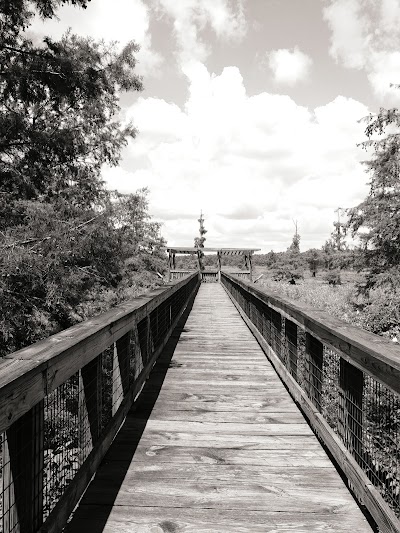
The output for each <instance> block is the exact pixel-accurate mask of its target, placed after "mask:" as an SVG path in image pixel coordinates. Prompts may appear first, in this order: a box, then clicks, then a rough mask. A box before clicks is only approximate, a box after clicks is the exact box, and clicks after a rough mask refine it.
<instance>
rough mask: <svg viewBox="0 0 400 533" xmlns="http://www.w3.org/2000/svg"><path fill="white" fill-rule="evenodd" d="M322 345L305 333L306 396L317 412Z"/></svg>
mask: <svg viewBox="0 0 400 533" xmlns="http://www.w3.org/2000/svg"><path fill="white" fill-rule="evenodd" d="M323 357H324V345H323V344H322V342H320V341H319V340H318V339H316V338H315V337H313V336H312V335H310V333H308V332H307V333H306V360H307V362H308V376H307V385H308V387H307V388H308V391H307V392H308V396H309V398H310V400H311V401H312V402H313V404H314V405H315V406H316V407H317V409H318V411H319V412H321V411H322V364H323Z"/></svg>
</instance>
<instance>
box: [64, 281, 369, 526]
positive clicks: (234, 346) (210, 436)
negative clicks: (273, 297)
mask: <svg viewBox="0 0 400 533" xmlns="http://www.w3.org/2000/svg"><path fill="white" fill-rule="evenodd" d="M179 334H180V335H179ZM67 531H68V533H81V532H82V533H83V532H84V533H100V532H101V533H103V532H104V533H114V532H121V533H128V532H129V533H136V532H137V533H144V532H148V533H158V532H159V533H162V532H164V533H178V532H189V531H190V532H196V533H203V532H229V533H233V532H247V531H249V532H283V531H285V532H288V531H290V532H297V533H298V532H307V533H309V532H311V531H324V532H327V531H331V532H336V533H337V532H352V533H356V532H357V533H359V532H364V531H372V530H371V528H370V526H369V525H368V523H367V521H366V520H365V518H364V516H363V514H362V513H361V511H360V510H359V508H358V506H357V504H356V503H355V501H354V500H353V498H352V496H351V495H350V493H349V492H348V490H347V489H346V487H345V485H344V483H343V481H342V479H341V478H340V476H339V474H338V473H337V472H336V470H335V468H334V466H333V465H332V463H331V462H330V460H329V459H328V457H327V455H326V454H325V452H324V450H323V449H322V448H321V446H320V444H319V443H318V441H317V439H316V437H315V436H314V434H313V433H312V431H311V430H310V428H309V426H308V425H307V423H306V422H305V420H304V418H303V416H302V415H301V413H300V412H299V410H298V409H297V407H296V405H295V404H294V403H293V401H292V400H291V398H290V396H289V394H288V392H287V391H286V389H285V387H284V386H283V385H282V383H281V381H280V380H279V378H278V377H277V375H276V374H275V372H274V370H273V368H272V367H271V365H270V364H269V362H268V361H267V359H266V357H265V355H264V353H263V352H262V350H261V349H260V347H259V345H258V344H257V342H256V340H255V339H254V337H253V336H252V334H251V333H250V331H249V330H248V328H247V326H246V325H245V323H244V322H243V320H242V319H241V318H240V315H239V314H238V312H237V310H236V309H235V307H234V306H233V304H232V303H231V301H230V300H229V298H228V296H227V294H226V293H225V291H224V289H223V287H222V286H220V285H219V284H203V285H202V286H201V287H200V290H199V293H198V295H197V297H196V300H195V302H194V305H193V309H192V311H191V313H190V315H189V318H188V320H187V322H186V324H185V326H184V327H183V329H182V328H181V330H180V331H179V330H178V331H177V333H176V334H175V336H174V337H173V338H172V339H171V340H170V342H169V344H168V346H167V348H166V350H165V351H164V353H163V355H162V357H161V358H160V360H159V363H158V364H157V366H156V368H155V370H154V371H153V373H152V375H151V378H150V380H149V381H148V382H147V384H146V387H145V389H144V391H143V393H142V396H141V399H140V400H139V402H138V404H137V407H136V409H135V410H134V411H132V412H131V413H130V414H129V416H128V417H127V419H126V422H125V424H124V426H123V427H122V429H121V431H120V433H119V434H118V436H117V438H116V439H115V441H114V443H113V445H112V447H111V449H110V451H109V453H108V454H107V456H106V459H105V461H104V462H103V464H102V466H101V468H100V469H99V470H98V473H97V474H96V477H95V479H94V481H93V482H92V484H91V485H90V487H89V489H88V490H87V492H86V494H85V496H84V498H83V499H82V502H81V504H80V506H79V508H78V510H77V511H76V513H75V515H74V517H73V519H72V521H71V522H70V524H69V526H68V528H67Z"/></svg>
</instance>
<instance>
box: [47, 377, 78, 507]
mask: <svg viewBox="0 0 400 533" xmlns="http://www.w3.org/2000/svg"><path fill="white" fill-rule="evenodd" d="M80 411H81V402H80V379H79V373H76V374H74V375H73V376H72V377H71V378H70V379H68V380H67V381H66V382H65V383H63V384H62V385H60V386H59V387H57V389H56V390H55V391H53V392H52V393H51V394H50V395H49V396H47V397H46V400H45V409H44V423H45V431H44V470H43V497H44V503H43V507H44V509H43V510H44V516H45V517H46V516H48V514H49V513H50V512H51V510H52V509H53V508H54V506H55V504H56V503H57V501H58V500H59V499H60V497H61V495H62V494H63V493H64V491H65V489H66V488H67V486H68V484H69V483H70V482H71V480H72V479H73V477H74V476H75V474H76V473H77V472H78V470H79V466H80V465H81V464H82V463H83V460H84V453H85V452H84V449H85V445H86V444H87V443H86V442H84V441H85V440H86V439H87V435H86V432H84V430H83V428H81V427H80V419H81V418H82V417H83V415H82V413H81V412H80Z"/></svg>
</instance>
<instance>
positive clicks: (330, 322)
mask: <svg viewBox="0 0 400 533" xmlns="http://www.w3.org/2000/svg"><path fill="white" fill-rule="evenodd" d="M221 275H222V276H226V277H227V278H228V279H230V280H231V281H232V282H234V283H236V284H237V285H239V286H240V287H242V288H244V289H245V290H247V291H248V292H250V293H251V294H252V295H254V296H255V297H256V298H258V299H259V300H261V301H262V302H264V303H266V304H267V305H268V306H270V307H271V308H272V309H275V310H276V311H278V312H279V313H281V314H282V315H283V316H285V317H286V318H288V319H289V320H292V321H293V322H295V323H296V324H298V325H299V326H301V327H303V328H304V329H305V330H306V331H308V332H310V333H311V334H312V335H313V336H315V337H317V338H318V339H319V340H320V341H321V342H322V343H324V344H325V345H327V346H329V347H331V348H333V349H334V350H337V351H338V352H340V354H341V355H342V357H343V358H344V359H346V360H348V361H349V362H351V363H352V364H353V365H354V366H356V367H357V368H360V369H361V370H363V371H365V372H366V373H367V374H369V375H371V376H373V377H374V378H375V379H377V380H378V381H380V382H382V383H384V384H385V385H387V386H388V387H390V388H391V389H392V390H394V391H395V392H396V393H399V394H400V347H399V346H397V345H396V344H395V343H393V342H391V341H390V340H388V339H385V338H384V337H381V336H379V335H375V334H374V333H371V332H369V331H366V330H363V329H361V328H358V327H356V326H352V325H351V324H348V323H346V322H344V321H343V320H340V319H338V318H335V317H333V316H332V315H330V314H329V313H327V312H326V311H323V310H320V309H316V308H314V307H312V306H310V305H307V304H303V303H300V302H297V301H293V300H290V299H289V298H284V297H282V296H281V295H280V294H279V293H277V292H274V291H271V290H263V291H261V290H260V289H257V288H255V287H254V285H253V284H252V283H249V282H247V281H244V280H243V279H239V278H236V277H233V276H231V275H229V274H228V273H227V272H222V273H221Z"/></svg>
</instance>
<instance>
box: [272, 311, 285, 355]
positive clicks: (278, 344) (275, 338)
mask: <svg viewBox="0 0 400 533" xmlns="http://www.w3.org/2000/svg"><path fill="white" fill-rule="evenodd" d="M271 347H272V349H273V350H274V352H275V353H276V355H277V356H278V357H279V358H280V359H282V357H283V356H284V354H283V353H282V316H281V315H280V313H278V311H275V309H271Z"/></svg>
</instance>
